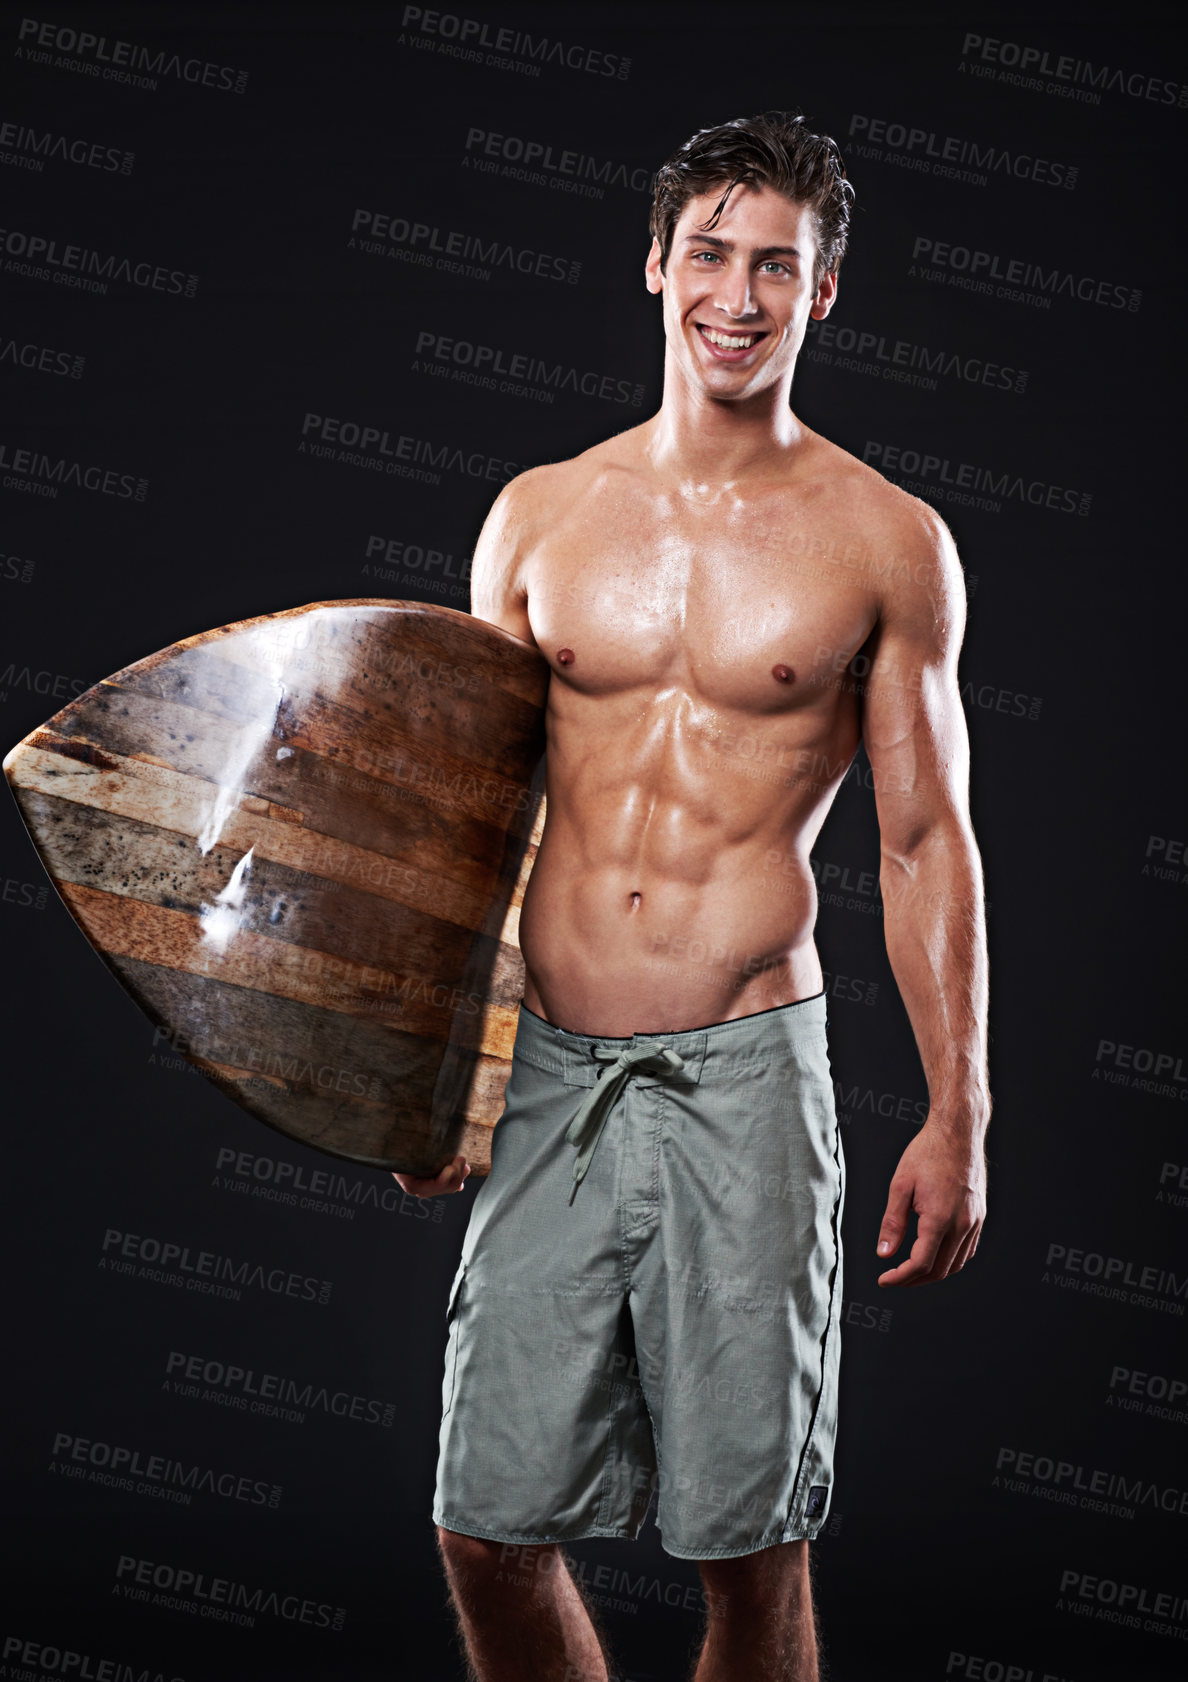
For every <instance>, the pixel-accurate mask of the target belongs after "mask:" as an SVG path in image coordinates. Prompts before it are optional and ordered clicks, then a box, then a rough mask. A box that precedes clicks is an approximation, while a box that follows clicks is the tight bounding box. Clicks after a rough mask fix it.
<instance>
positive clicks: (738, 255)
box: [646, 182, 837, 400]
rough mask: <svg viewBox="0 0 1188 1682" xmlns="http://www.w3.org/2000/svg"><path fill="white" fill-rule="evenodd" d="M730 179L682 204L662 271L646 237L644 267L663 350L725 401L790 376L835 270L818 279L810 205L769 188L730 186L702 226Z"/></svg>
mask: <svg viewBox="0 0 1188 1682" xmlns="http://www.w3.org/2000/svg"><path fill="white" fill-rule="evenodd" d="M726 185H727V183H726V182H722V184H721V185H720V186H718V187H715V188H712V189H711V190H710V191H709V192H708V193H703V194H701V195H700V196H699V197H697V198H695V199H690V200H689V203H688V204H687V205H686V206H685V208H684V209H683V210H682V211H681V214H680V216H679V218H678V220H677V225H676V227H675V228H674V230H673V236H672V248H671V250H670V251H669V255H668V264H667V267H666V269H665V272H664V273H663V274H661V272H660V247H659V245H658V244H657V243H656V241H655V240H653V241H652V249H651V252H650V254H649V256H648V260H647V265H646V274H647V285H648V291H649V292H660V293H662V294H663V300H664V332H665V335H666V338H667V341H668V350H669V354H670V355H672V356H674V357H676V359H677V361H678V364H679V365H680V368H681V370H682V372H683V373H684V374H685V375H686V376H687V377H688V378H689V379H691V380H692V382H693V383H694V384H696V385H699V386H700V387H701V388H702V389H703V390H704V391H705V392H706V393H707V394H708V395H709V396H711V397H719V398H725V399H728V400H729V399H738V398H742V397H751V396H754V395H755V394H756V393H757V392H760V391H763V390H765V389H767V388H768V387H770V386H772V385H775V384H778V383H779V382H780V380H781V379H785V378H787V377H788V376H789V374H790V371H791V369H792V367H793V365H794V363H795V360H796V353H797V352H798V351H799V349H800V346H801V343H802V341H803V339H804V335H805V330H806V328H807V326H808V321H809V317H810V316H812V317H813V319H814V320H816V321H823V320H824V318H825V317H826V316H827V315H828V314H829V311H830V309H831V308H832V305H833V299H834V296H835V294H836V291H837V278H836V276H835V275H830V274H827V275H824V276H823V277H822V279H821V282H820V285H819V286H817V287H815V288H814V286H813V264H814V262H815V260H816V256H817V244H816V238H815V236H814V233H813V215H812V211H811V210H810V209H809V207H808V206H807V205H805V204H795V203H793V202H792V201H791V200H790V199H786V198H785V197H784V196H783V194H782V193H777V192H776V191H775V189H774V188H773V187H758V188H756V187H742V186H739V187H736V188H735V189H734V191H733V192H732V193H731V195H730V197H729V199H728V200H727V203H726V209H725V210H724V211H723V212H722V214H721V216H720V217H719V218H718V221H717V223H716V225H715V226H714V228H713V230H712V231H711V232H710V233H700V232H699V231H698V225H699V224H700V223H703V222H708V221H709V219H710V217H711V216H712V215H713V213H714V209H715V207H716V205H717V203H718V201H719V199H720V198H721V197H722V194H723V193H724V192H725V190H726ZM724 341H725V342H724ZM738 341H741V342H738Z"/></svg>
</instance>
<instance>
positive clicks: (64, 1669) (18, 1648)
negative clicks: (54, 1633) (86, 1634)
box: [0, 1635, 185, 1682]
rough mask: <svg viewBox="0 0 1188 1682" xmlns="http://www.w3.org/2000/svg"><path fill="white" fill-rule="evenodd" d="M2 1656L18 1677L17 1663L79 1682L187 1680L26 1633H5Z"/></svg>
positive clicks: (149, 1666)
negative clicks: (103, 1657)
mask: <svg viewBox="0 0 1188 1682" xmlns="http://www.w3.org/2000/svg"><path fill="white" fill-rule="evenodd" d="M0 1658H2V1659H4V1660H5V1661H6V1662H7V1661H8V1660H9V1659H11V1660H12V1661H13V1666H14V1668H13V1669H12V1670H11V1671H5V1672H4V1674H5V1675H10V1676H12V1677H14V1678H15V1677H18V1676H20V1675H22V1674H23V1673H22V1672H20V1671H17V1670H16V1668H15V1666H16V1665H18V1664H20V1665H25V1666H29V1667H31V1669H36V1670H39V1671H41V1673H42V1675H43V1676H50V1675H58V1676H64V1677H78V1679H79V1682H92V1679H93V1682H185V1678H184V1677H182V1676H169V1677H167V1676H166V1675H165V1673H164V1671H161V1670H154V1669H153V1668H152V1666H151V1665H144V1664H139V1663H137V1664H131V1663H128V1662H126V1661H124V1660H123V1659H99V1658H96V1657H95V1656H94V1654H92V1653H79V1652H77V1651H76V1650H75V1649H74V1648H73V1647H55V1646H54V1645H53V1644H52V1643H51V1642H48V1641H33V1640H29V1639H27V1638H26V1637H25V1636H23V1635H6V1636H5V1637H4V1645H3V1647H0Z"/></svg>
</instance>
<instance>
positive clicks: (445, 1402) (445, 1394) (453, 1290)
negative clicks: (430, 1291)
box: [441, 1261, 466, 1419]
mask: <svg viewBox="0 0 1188 1682" xmlns="http://www.w3.org/2000/svg"><path fill="white" fill-rule="evenodd" d="M465 1279H466V1263H465V1262H464V1261H463V1262H459V1263H458V1271H457V1273H455V1275H454V1283H453V1284H452V1285H451V1286H450V1297H449V1301H448V1302H447V1304H446V1327H447V1333H446V1354H445V1376H444V1378H443V1379H442V1385H441V1416H442V1418H443V1419H444V1418H445V1416H446V1414H447V1413H448V1412H449V1411H450V1408H451V1407H452V1406H453V1402H454V1377H455V1374H456V1373H457V1370H458V1311H459V1309H460V1307H461V1306H462V1304H461V1295H462V1285H463V1283H464V1281H465Z"/></svg>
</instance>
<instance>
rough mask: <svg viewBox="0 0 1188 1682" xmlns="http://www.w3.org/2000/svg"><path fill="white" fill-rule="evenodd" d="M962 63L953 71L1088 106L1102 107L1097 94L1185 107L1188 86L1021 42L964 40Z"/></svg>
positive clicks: (992, 38)
mask: <svg viewBox="0 0 1188 1682" xmlns="http://www.w3.org/2000/svg"><path fill="white" fill-rule="evenodd" d="M961 59H962V62H961V63H960V64H958V66H957V68H958V70H966V69H967V68H968V69H969V70H971V71H973V72H974V73H975V74H979V73H980V74H982V75H989V76H993V77H995V79H996V80H998V81H1001V82H1009V83H1011V84H1013V85H1015V86H1024V87H1030V88H1032V90H1033V91H1034V92H1037V93H1058V94H1060V95H1061V97H1062V98H1065V99H1079V100H1080V101H1082V102H1083V103H1085V104H1089V105H1100V104H1101V93H1100V92H1099V91H1098V90H1104V91H1105V92H1107V93H1121V94H1126V95H1127V96H1128V97H1129V98H1131V99H1146V100H1149V101H1151V103H1152V104H1154V105H1178V106H1179V107H1180V109H1181V110H1183V108H1184V107H1185V105H1188V87H1186V86H1185V85H1184V84H1183V83H1181V82H1168V81H1165V80H1164V78H1163V77H1162V76H1149V75H1147V74H1146V73H1145V72H1143V71H1141V70H1123V69H1120V68H1119V67H1117V66H1115V65H1109V64H1094V63H1093V61H1092V60H1091V59H1087V58H1073V57H1071V56H1070V55H1069V54H1067V53H1051V52H1049V51H1048V49H1047V48H1046V47H1031V46H1024V45H1023V43H1022V42H1021V41H1000V40H998V39H997V38H996V37H995V36H993V35H974V34H969V35H967V36H966V37H965V40H964V41H963V42H962V44H961ZM966 61H969V62H968V64H967V62H966ZM983 67H985V68H983ZM1041 76H1050V77H1052V81H1051V82H1048V83H1047V84H1045V83H1043V82H1041V81H1040V80H1039V78H1040V77H1041Z"/></svg>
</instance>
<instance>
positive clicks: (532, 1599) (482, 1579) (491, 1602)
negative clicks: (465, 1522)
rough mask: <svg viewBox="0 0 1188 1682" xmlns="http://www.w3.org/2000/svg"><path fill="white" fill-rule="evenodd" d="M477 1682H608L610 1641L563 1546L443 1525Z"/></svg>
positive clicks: (441, 1535) (444, 1550) (440, 1531)
mask: <svg viewBox="0 0 1188 1682" xmlns="http://www.w3.org/2000/svg"><path fill="white" fill-rule="evenodd" d="M437 1544H438V1548H439V1549H440V1551H441V1557H442V1561H443V1564H444V1566H445V1573H446V1580H447V1582H448V1583H449V1586H450V1595H451V1598H452V1600H453V1603H454V1611H455V1612H456V1614H457V1617H458V1625H459V1628H460V1629H461V1632H462V1639H463V1641H464V1643H465V1646H466V1657H467V1659H468V1660H469V1662H470V1668H471V1676H472V1677H473V1679H474V1682H524V1679H525V1678H526V1677H529V1676H530V1677H532V1678H533V1682H607V1662H606V1656H605V1651H604V1648H603V1644H602V1640H601V1637H600V1634H599V1632H598V1630H597V1629H596V1627H595V1624H594V1621H593V1618H592V1616H591V1612H590V1608H589V1607H588V1606H587V1605H586V1603H585V1601H584V1600H583V1599H582V1594H581V1590H580V1589H579V1588H578V1585H577V1584H576V1583H575V1582H574V1580H573V1577H572V1575H571V1573H570V1570H569V1567H568V1565H567V1564H566V1562H565V1559H564V1556H563V1555H562V1553H561V1550H560V1548H558V1547H557V1546H555V1545H554V1544H549V1545H547V1546H542V1547H526V1546H523V1547H522V1546H520V1545H519V1544H515V1543H510V1542H487V1541H484V1540H482V1539H481V1538H480V1537H477V1536H463V1535H461V1534H460V1533H459V1532H458V1531H456V1530H446V1529H444V1528H443V1527H442V1526H441V1525H438V1526H437Z"/></svg>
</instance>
